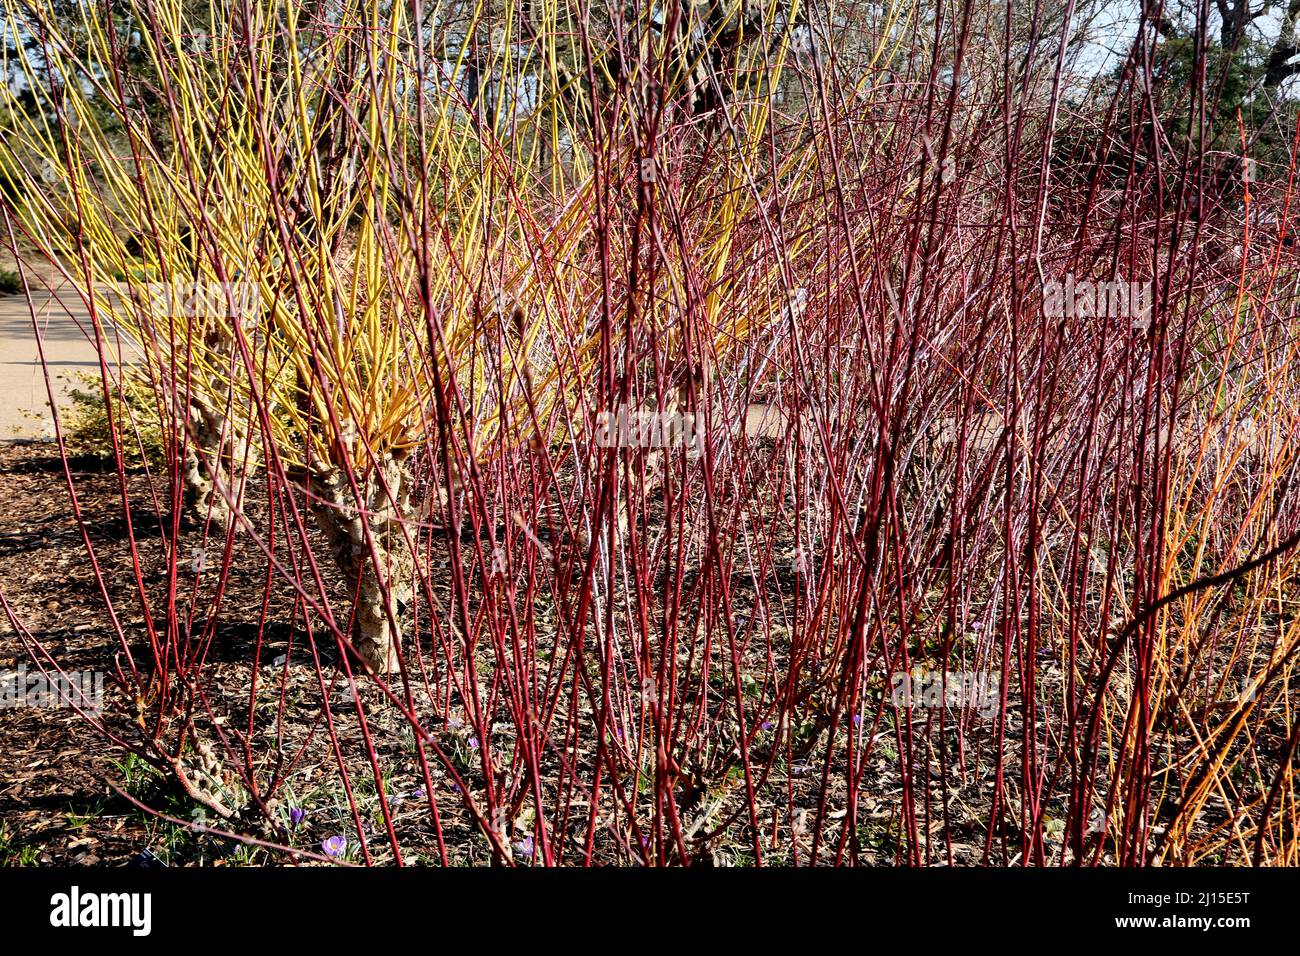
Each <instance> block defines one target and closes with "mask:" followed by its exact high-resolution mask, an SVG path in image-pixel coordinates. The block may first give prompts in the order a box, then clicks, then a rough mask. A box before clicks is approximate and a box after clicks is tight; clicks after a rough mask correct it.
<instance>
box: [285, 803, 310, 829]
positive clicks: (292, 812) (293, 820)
mask: <svg viewBox="0 0 1300 956" xmlns="http://www.w3.org/2000/svg"><path fill="white" fill-rule="evenodd" d="M305 819H307V811H306V810H304V809H303V808H302V807H290V808H289V825H290V826H294V827H296V826H299V825H301V824H302V821H303V820H305Z"/></svg>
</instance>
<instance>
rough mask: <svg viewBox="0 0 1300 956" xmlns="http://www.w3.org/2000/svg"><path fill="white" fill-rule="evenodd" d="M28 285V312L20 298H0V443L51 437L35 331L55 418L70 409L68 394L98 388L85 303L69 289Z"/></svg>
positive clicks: (19, 296)
mask: <svg viewBox="0 0 1300 956" xmlns="http://www.w3.org/2000/svg"><path fill="white" fill-rule="evenodd" d="M33 285H34V287H33V289H32V308H31V309H29V307H28V304H27V299H26V297H25V296H23V295H22V294H21V293H20V294H18V295H8V296H0V440H5V439H10V438H52V437H53V436H54V419H53V417H52V416H51V414H50V408H49V393H48V392H47V390H46V386H45V369H42V367H41V359H40V351H39V349H38V348H37V338H36V329H38V328H39V329H40V333H41V340H42V344H43V345H44V349H45V360H46V369H48V372H49V376H50V382H51V384H52V385H53V387H54V392H55V401H56V402H57V403H58V407H59V412H60V414H64V413H65V412H66V410H67V408H68V407H69V405H70V404H71V399H69V398H68V393H69V392H70V391H71V390H72V389H73V388H80V389H81V390H83V391H86V390H88V388H92V387H93V388H97V387H98V384H99V377H100V371H99V354H98V352H97V351H96V349H95V344H94V331H93V328H92V326H91V323H90V312H89V310H88V309H87V308H86V304H85V302H84V301H83V300H82V298H81V296H80V295H79V294H78V293H77V291H76V289H74V288H73V287H72V286H71V285H64V286H62V287H61V288H58V289H57V291H56V292H55V293H54V294H51V293H50V292H49V291H48V290H47V289H46V288H45V287H44V286H41V285H37V284H35V283H34V284H33ZM32 309H34V310H35V313H36V322H35V324H33V321H32ZM110 368H111V366H110ZM86 376H90V382H89V383H87V382H86V381H85V379H86Z"/></svg>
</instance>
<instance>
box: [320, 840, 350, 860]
mask: <svg viewBox="0 0 1300 956" xmlns="http://www.w3.org/2000/svg"><path fill="white" fill-rule="evenodd" d="M320 848H321V849H322V850H324V851H325V855H326V856H328V857H329V858H330V859H333V860H338V859H342V857H343V854H344V853H346V852H347V849H348V841H347V840H346V839H345V838H344V837H341V836H332V837H330V838H329V839H328V840H325V841H324V842H323V843H321V845H320Z"/></svg>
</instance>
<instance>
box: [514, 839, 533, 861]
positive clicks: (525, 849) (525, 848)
mask: <svg viewBox="0 0 1300 956" xmlns="http://www.w3.org/2000/svg"><path fill="white" fill-rule="evenodd" d="M515 852H516V853H518V854H519V855H520V856H522V857H524V858H525V859H528V860H531V859H532V858H533V838H532V837H530V836H526V837H524V838H523V839H522V840H519V841H518V842H516V843H515Z"/></svg>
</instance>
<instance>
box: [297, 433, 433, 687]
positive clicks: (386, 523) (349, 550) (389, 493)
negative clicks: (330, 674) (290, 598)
mask: <svg viewBox="0 0 1300 956" xmlns="http://www.w3.org/2000/svg"><path fill="white" fill-rule="evenodd" d="M381 478H382V480H381ZM357 483H358V488H359V490H360V491H361V493H362V497H363V498H364V501H363V502H362V506H361V507H358V505H357V500H356V496H355V495H354V494H353V491H352V487H351V485H350V484H349V483H348V479H347V475H346V474H345V473H344V472H343V471H341V470H339V469H331V470H329V471H327V472H324V473H320V474H317V475H315V476H314V477H313V479H312V502H311V510H312V514H313V516H314V517H315V520H316V524H317V526H318V527H319V528H320V529H321V531H322V532H323V533H324V535H325V537H326V540H327V541H328V542H329V547H330V551H331V553H332V554H333V555H334V560H335V562H336V563H337V564H338V567H339V569H340V570H341V571H342V572H343V574H344V575H345V577H346V579H347V581H348V584H349V586H350V587H351V589H352V592H353V593H354V594H356V596H357V597H356V607H355V609H354V613H353V627H352V643H353V646H354V647H355V648H356V650H357V654H358V656H359V657H360V658H361V660H362V662H363V663H364V664H365V665H366V667H368V668H369V669H370V670H371V671H373V672H375V673H377V674H387V673H391V672H393V671H396V670H398V667H399V664H398V655H397V648H398V645H399V643H400V642H401V637H402V634H401V624H402V618H403V615H404V614H405V612H406V609H407V608H408V607H409V606H410V604H411V600H412V597H413V595H414V585H413V580H414V576H415V561H414V558H413V556H412V554H411V551H410V548H408V547H407V544H406V537H405V535H404V534H403V530H402V526H403V523H404V522H405V521H406V520H407V519H408V518H409V517H410V513H411V507H410V482H409V480H408V479H407V476H406V469H405V467H404V460H403V459H402V458H400V457H397V458H395V457H393V456H391V455H385V456H384V457H383V458H382V459H381V460H380V461H379V462H378V467H377V468H375V469H372V470H371V471H370V473H369V474H367V475H365V476H364V477H363V476H361V475H358V476H357ZM385 486H387V487H386V488H385ZM367 527H368V528H369V532H370V537H371V539H372V540H373V541H374V546H375V552H376V553H377V555H378V558H379V570H378V571H376V568H375V562H374V561H373V560H371V552H370V546H369V544H368V543H367V540H366V531H367ZM394 622H396V624H397V627H396V628H395V627H394V626H393V624H394Z"/></svg>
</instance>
